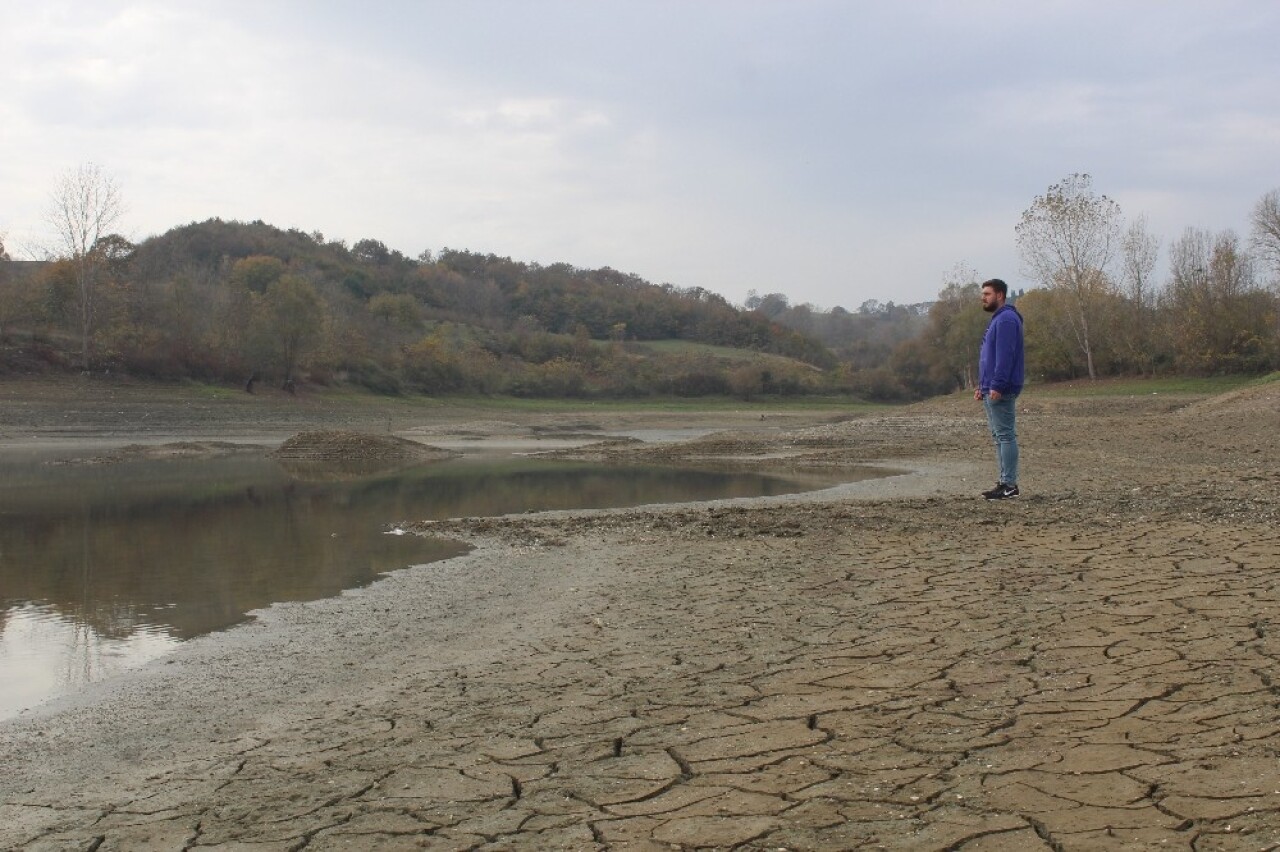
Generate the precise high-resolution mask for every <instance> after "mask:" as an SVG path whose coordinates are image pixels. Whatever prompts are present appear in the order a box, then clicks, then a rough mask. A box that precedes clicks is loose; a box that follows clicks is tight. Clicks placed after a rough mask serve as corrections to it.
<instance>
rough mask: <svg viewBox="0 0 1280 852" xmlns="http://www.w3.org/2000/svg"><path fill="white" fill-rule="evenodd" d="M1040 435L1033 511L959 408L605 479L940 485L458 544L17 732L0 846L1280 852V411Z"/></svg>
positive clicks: (1134, 417)
mask: <svg viewBox="0 0 1280 852" xmlns="http://www.w3.org/2000/svg"><path fill="white" fill-rule="evenodd" d="M1268 387H1269V388H1271V390H1270V392H1269V393H1268V391H1267V388H1268ZM1024 407H1025V413H1024V417H1023V421H1022V432H1023V442H1024V445H1025V447H1026V449H1025V454H1024V463H1023V464H1024V469H1025V471H1026V473H1027V475H1026V477H1025V482H1024V484H1023V488H1024V493H1025V494H1026V495H1027V496H1026V497H1024V498H1023V499H1021V500H1019V501H1017V502H1015V503H1012V504H1002V503H986V502H983V501H981V500H976V499H974V497H973V494H974V493H975V492H976V491H977V490H979V489H980V488H984V487H987V486H988V485H989V481H988V480H989V479H990V476H989V469H990V468H991V466H992V464H993V462H991V460H990V459H989V451H988V449H987V447H986V444H985V441H984V438H983V436H982V434H981V424H980V421H979V420H978V418H977V417H976V415H975V412H974V410H973V408H972V406H967V405H965V404H964V403H963V402H962V401H959V400H944V401H940V402H938V403H933V404H930V405H926V406H919V407H915V408H913V409H906V410H903V411H901V412H896V413H894V414H892V415H884V416H878V417H871V418H864V419H861V420H857V421H851V422H848V423H841V424H818V425H813V426H810V427H808V428H803V429H796V430H791V431H787V432H785V433H781V434H777V435H761V434H759V433H754V434H744V435H737V436H734V435H720V436H716V437H712V438H708V439H704V440H701V441H696V442H693V443H691V444H687V445H684V446H681V447H674V446H664V447H659V448H641V449H639V450H626V449H625V448H616V449H605V450H601V451H600V453H601V454H606V455H608V454H612V453H621V452H631V453H637V452H639V453H642V454H649V455H661V456H663V457H667V458H670V457H678V456H681V455H687V456H705V455H729V456H733V457H736V458H743V457H747V456H751V455H753V454H755V455H766V454H767V455H774V456H776V455H788V456H792V457H795V458H799V459H803V460H804V463H805V464H810V465H827V466H838V465H842V464H850V463H855V462H859V461H867V460H872V459H890V460H892V463H893V464H899V465H910V466H918V467H920V468H922V469H924V470H925V471H926V472H925V473H920V474H916V475H914V476H906V477H900V478H896V479H890V480H884V481H881V482H880V483H878V484H875V483H860V484H858V485H856V486H850V487H848V488H844V489H837V490H835V491H832V492H826V493H823V494H820V495H816V496H809V497H799V498H787V499H775V500H768V501H756V502H750V503H729V504H721V505H701V506H693V507H667V508H649V509H637V510H623V511H612V512H597V513H562V514H555V515H546V516H521V517H518V518H508V519H489V520H484V519H471V520H460V521H451V522H442V523H436V524H430V525H423V526H424V528H425V529H427V530H428V531H430V532H433V533H445V534H451V535H457V536H462V537H466V538H470V539H471V540H473V541H475V542H476V543H477V544H478V549H477V550H475V551H474V552H472V553H471V554H469V555H467V556H465V557H463V558H461V559H457V560H452V561H450V562H447V563H443V564H441V565H436V566H428V567H424V568H421V569H412V570H408V571H404V572H399V573H397V574H396V575H394V576H392V577H391V578H389V579H387V580H386V581H383V582H380V583H378V584H376V585H374V586H372V587H370V588H368V589H364V590H361V591H360V592H357V593H352V594H348V595H344V596H343V597H341V598H337V599H333V600H328V601H320V602H316V603H314V604H306V605H290V606H280V607H275V608H273V609H272V610H270V611H269V612H267V613H264V615H263V616H262V618H261V619H259V620H258V621H256V622H254V623H251V624H248V625H245V626H243V627H241V628H237V629H235V630H233V631H230V632H228V633H226V634H222V635H219V636H213V637H206V638H205V639H201V640H198V641H196V642H193V643H190V644H189V645H187V646H184V648H182V649H181V650H180V651H179V652H178V653H177V654H175V655H174V656H173V657H172V658H170V659H169V660H168V661H166V662H162V663H158V664H156V665H152V666H149V667H147V668H145V669H143V670H142V671H140V672H138V673H137V674H136V676H132V677H130V678H128V679H127V680H126V681H125V682H122V683H120V684H117V685H115V686H112V687H109V688H103V689H100V690H97V691H94V692H91V693H90V694H89V695H87V696H85V697H84V698H83V699H82V700H81V701H80V702H79V703H78V704H72V705H70V706H67V707H64V708H62V709H61V710H60V712H58V713H55V714H52V715H47V716H43V717H40V718H36V719H30V720H23V721H18V722H14V723H10V724H6V725H3V726H0V762H2V763H3V765H4V766H5V768H6V772H5V773H4V776H3V777H2V778H0V847H3V848H9V847H15V848H29V849H103V850H105V849H187V848H192V849H226V850H230V849H247V848H252V849H260V850H274V849H279V850H285V849H301V848H306V849H317V850H319V849H336V848H344V849H414V848H434V849H502V848H528V849H547V848H566V849H594V848H626V849H668V848H695V847H721V848H729V847H738V848H751V849H783V848H785V849H792V850H798V849H859V848H890V849H939V850H942V849H965V850H1003V849H1008V850H1025V849H1081V850H1094V849H1109V848H1115V849H1129V848H1170V849H1188V850H1190V849H1195V850H1214V849H1223V850H1225V849H1242V850H1243V849H1268V848H1276V847H1277V846H1278V845H1280V708H1278V706H1277V701H1276V696H1275V685H1274V678H1275V676H1276V675H1275V673H1276V671H1277V670H1278V668H1277V659H1276V657H1277V652H1278V651H1280V644H1278V641H1277V634H1276V629H1277V627H1276V621H1277V618H1278V617H1280V616H1277V613H1280V600H1278V599H1280V531H1278V530H1280V470H1278V469H1277V459H1278V458H1280V453H1277V452H1276V450H1277V444H1276V437H1275V434H1276V430H1275V426H1276V424H1277V423H1280V386H1276V385H1270V386H1263V388H1262V389H1260V390H1255V391H1252V392H1249V393H1244V394H1239V395H1235V396H1233V397H1232V398H1227V399H1215V400H1204V401H1197V400H1190V399H1183V400H1149V399H1139V400H1114V401H1107V402H1103V403H1097V402H1096V401H1088V402H1086V403H1062V402H1054V403H1048V402H1039V401H1037V400H1036V399H1035V398H1034V395H1033V394H1029V395H1028V396H1027V398H1026V399H1025V400H1024ZM888 498H891V499H888Z"/></svg>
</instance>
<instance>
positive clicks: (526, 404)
mask: <svg viewBox="0 0 1280 852" xmlns="http://www.w3.org/2000/svg"><path fill="white" fill-rule="evenodd" d="M445 401H447V402H452V403H457V404H464V405H467V406H468V407H472V408H478V409H483V410H492V411H520V412H525V413H535V414H537V413H546V414H555V413H560V412H572V411H617V412H633V411H634V412H645V411H665V412H673V411H690V412H693V411H712V412H714V411H759V412H770V411H773V412H789V411H831V412H848V411H872V410H876V409H881V408H886V407H887V406H885V405H883V404H879V403H871V402H864V401H863V400H858V399H853V398H850V397H830V396H799V397H786V398H761V399H754V400H752V401H750V402H745V401H743V400H741V399H736V398H732V397H646V398H644V399H520V398H516V397H487V396H450V397H446V398H445Z"/></svg>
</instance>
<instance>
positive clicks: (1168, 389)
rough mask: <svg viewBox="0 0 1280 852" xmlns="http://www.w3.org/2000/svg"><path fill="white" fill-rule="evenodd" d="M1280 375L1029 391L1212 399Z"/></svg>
mask: <svg viewBox="0 0 1280 852" xmlns="http://www.w3.org/2000/svg"><path fill="white" fill-rule="evenodd" d="M1278 376H1280V374H1276V373H1272V374H1271V375H1270V376H1264V377H1263V378H1261V379H1259V378H1257V377H1255V376H1212V377H1208V378H1192V377H1178V376H1173V377H1169V378H1158V379H1132V378H1130V379H1098V380H1097V381H1092V382H1091V381H1089V380H1088V379H1079V380H1076V381H1071V382H1053V383H1050V384H1037V385H1033V386H1032V387H1031V388H1029V390H1031V391H1033V392H1034V393H1035V394H1036V395H1037V396H1062V397H1073V396H1081V397H1084V396H1143V395H1149V394H1182V395H1193V396H1213V395H1214V394H1219V393H1226V392H1227V391H1233V390H1236V389H1238V388H1242V387H1247V386H1248V385H1252V384H1259V383H1262V382H1267V381H1275V380H1276V379H1277V377H1278Z"/></svg>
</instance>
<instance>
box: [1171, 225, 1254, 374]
mask: <svg viewBox="0 0 1280 852" xmlns="http://www.w3.org/2000/svg"><path fill="white" fill-rule="evenodd" d="M1169 266H1170V270H1169V297H1168V301H1169V308H1170V311H1171V313H1172V317H1171V320H1172V324H1173V328H1174V340H1175V345H1176V346H1177V354H1178V359H1179V361H1180V363H1181V364H1182V366H1183V367H1184V368H1185V369H1188V370H1190V371H1193V372H1198V373H1218V372H1239V371H1256V370H1261V369H1265V367H1266V365H1267V358H1268V355H1267V350H1268V348H1269V345H1270V340H1269V338H1271V336H1272V331H1271V329H1270V328H1269V315H1270V314H1271V313H1272V312H1273V311H1274V310H1275V308H1274V301H1271V297H1270V296H1269V294H1267V293H1265V292H1263V291H1262V290H1260V289H1259V287H1258V286H1257V282H1256V278H1255V276H1254V270H1253V259H1252V257H1250V256H1249V255H1248V253H1246V252H1244V251H1243V250H1242V249H1241V248H1240V242H1239V239H1238V238H1237V237H1236V235H1235V233H1234V232H1232V231H1223V232H1221V233H1218V234H1213V233H1210V232H1209V231H1205V230H1201V229H1198V228H1188V229H1187V230H1186V231H1185V232H1184V233H1183V235H1182V236H1181V237H1180V238H1179V239H1178V240H1176V241H1175V242H1174V243H1173V245H1172V246H1171V247H1170V250H1169Z"/></svg>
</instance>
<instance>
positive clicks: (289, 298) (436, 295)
mask: <svg viewBox="0 0 1280 852" xmlns="http://www.w3.org/2000/svg"><path fill="white" fill-rule="evenodd" d="M97 255H98V257H97V260H98V261H99V265H100V269H99V270H98V271H97V273H96V274H95V276H94V282H93V287H92V290H91V291H90V290H88V289H86V288H85V287H83V286H82V283H83V282H82V280H81V279H80V278H78V273H77V271H76V269H75V268H74V267H73V265H72V264H71V263H70V262H67V261H61V262H56V263H52V264H49V265H48V266H47V267H45V268H43V269H41V270H39V271H38V272H35V273H32V272H30V271H28V272H26V273H25V277H27V278H29V279H30V280H31V282H32V283H34V285H35V286H34V287H25V288H23V289H22V291H21V292H23V293H26V294H29V295H31V294H39V296H38V298H35V297H33V298H31V299H30V302H29V304H27V305H25V306H19V305H17V304H16V303H14V304H12V305H10V309H9V310H8V311H7V312H6V313H7V316H5V317H0V322H2V323H3V324H4V326H5V327H7V328H8V329H9V330H12V329H13V328H16V327H21V326H22V325H24V324H26V323H30V324H31V325H32V327H33V328H36V329H40V328H44V329H45V331H44V332H43V336H44V337H45V339H46V342H48V343H50V344H52V343H54V342H56V341H57V339H59V338H62V339H63V340H64V342H65V343H66V346H65V347H64V348H66V349H68V350H70V349H71V348H72V347H73V345H75V344H80V345H79V348H80V349H81V350H85V349H87V350H89V351H88V352H87V353H86V352H82V353H80V355H77V356H76V357H81V356H83V359H84V363H83V365H81V366H83V367H87V368H89V369H93V368H102V369H115V370H117V371H122V372H126V373H129V374H136V375H144V376H151V377H158V378H197V379H202V380H211V381H221V382H245V381H246V380H247V378H248V377H251V376H257V377H258V378H259V379H261V380H262V381H279V382H285V381H289V380H303V379H310V380H317V381H331V380H332V381H342V380H346V381H354V382H356V383H361V384H366V385H368V386H370V387H373V388H375V389H378V390H383V391H399V390H415V391H423V392H443V391H480V392H513V393H528V394H544V393H545V394H551V395H559V394H562V393H568V394H575V393H609V394H622V395H632V394H635V393H649V392H676V393H680V392H688V393H706V392H729V391H730V390H731V384H732V382H731V379H732V376H731V375H730V373H731V371H732V364H731V363H730V362H728V361H723V360H721V361H720V362H718V363H714V359H711V360H708V359H707V358H706V357H703V358H701V359H697V358H694V356H693V355H691V354H690V353H691V352H703V353H705V351H706V349H705V348H704V349H703V350H698V349H696V347H694V348H691V349H678V348H677V350H673V349H672V348H671V346H670V342H671V341H680V342H684V343H688V344H690V346H691V347H693V345H695V344H699V345H702V346H703V347H729V348H733V349H739V350H752V351H755V352H758V353H767V354H768V355H771V356H777V359H776V360H777V365H778V368H775V369H772V370H771V369H768V368H763V369H757V373H761V374H762V376H761V377H759V378H758V379H754V380H748V381H746V384H747V385H748V386H754V387H756V388H757V389H758V390H761V391H764V392H768V391H770V390H783V389H785V388H784V385H785V386H786V387H792V388H793V389H797V390H798V389H799V387H798V384H797V383H798V381H799V377H801V376H804V375H806V374H808V373H813V374H818V373H820V372H821V371H822V370H824V369H825V368H829V367H831V366H833V365H834V363H835V359H834V357H833V356H832V354H831V352H830V350H828V349H827V347H826V346H824V345H823V344H822V343H820V342H818V341H817V340H816V339H815V338H813V337H811V336H808V335H806V334H803V333H801V332H799V331H796V330H794V329H790V328H787V327H786V326H784V325H782V324H780V323H777V322H774V321H772V320H771V319H769V318H768V317H766V316H764V315H763V314H762V313H760V312H758V311H749V310H742V309H739V308H736V307H734V306H733V305H731V304H729V303H728V302H727V301H726V300H725V299H724V298H723V297H721V296H719V295H716V294H714V293H711V292H708V291H706V290H703V289H700V288H694V289H681V288H678V287H674V286H672V285H669V284H661V285H658V284H653V283H650V282H648V281H645V280H644V279H642V278H639V277H638V276H636V275H629V274H625V273H622V272H619V271H617V270H614V269H610V268H608V267H605V268H601V269H579V268H576V267H573V266H571V265H568V264H553V265H549V266H542V265H539V264H536V263H525V262H520V261H517V260H512V259H510V258H506V257H498V256H494V255H482V254H477V253H473V252H468V251H454V250H450V249H444V250H442V251H440V252H439V253H437V254H435V255H432V254H430V253H424V254H423V255H422V256H420V257H418V258H409V257H406V256H405V255H403V254H401V253H400V252H397V251H394V250H391V249H388V248H387V247H386V246H385V245H384V244H383V243H382V242H380V241H378V240H375V239H363V240H360V241H358V242H356V243H355V244H354V245H351V246H347V245H345V244H344V243H341V242H332V241H326V240H325V239H324V237H323V236H322V235H320V234H308V233H305V232H303V231H300V230H282V229H280V228H276V227H273V226H271V225H267V224H265V223H263V222H252V223H244V222H227V221H222V220H219V219H211V220H209V221H205V222H200V223H193V224H190V225H185V226H182V227H178V228H174V229H172V230H170V231H168V232H167V233H165V234H162V235H159V236H156V237H151V238H149V239H147V240H145V241H143V242H141V243H139V244H137V245H136V246H135V245H132V244H130V243H128V242H127V241H125V240H123V239H121V238H118V237H111V238H108V239H107V240H104V241H103V245H102V246H100V247H99V249H98V251H97ZM24 320H25V322H24ZM5 327H0V333H3V332H4V331H5V330H6V328H5ZM59 331H60V332H61V334H60V335H59V333H58V332H59ZM86 341H87V345H84V343H85V342H86ZM647 341H664V342H667V343H666V347H665V348H664V349H662V350H661V352H663V353H667V354H668V355H670V353H671V352H672V351H679V352H680V358H681V359H682V363H681V364H674V365H673V364H671V363H667V364H665V365H664V364H658V365H655V364H653V363H649V364H648V365H647V366H646V364H644V363H641V362H653V361H654V356H655V353H656V352H657V350H655V352H647V351H646V350H644V349H643V347H642V346H641V347H640V348H637V346H638V345H642V344H644V343H645V342H647ZM657 354H661V353H657ZM641 356H646V357H641ZM51 357H52V356H51ZM67 360H68V361H70V360H71V356H70V354H68V356H67ZM658 360H662V359H661V358H659V359H658ZM668 360H670V359H669V358H668ZM696 360H700V363H696V364H695V363H694V361H696ZM791 362H794V363H793V366H792V367H791V368H788V369H781V365H783V364H785V363H791ZM739 366H741V365H739ZM757 366H758V365H757ZM682 371H683V372H682ZM788 372H789V373H791V376H790V378H787V379H785V380H783V377H782V374H783V373H788ZM682 375H683V376H684V379H685V380H684V381H683V382H682V381H681V380H680V377H681V376H682ZM771 381H772V383H773V384H774V385H775V387H772V388H770V387H769V384H770V382H771ZM673 382H674V384H673ZM741 383H742V381H741V379H740V380H739V384H741Z"/></svg>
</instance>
